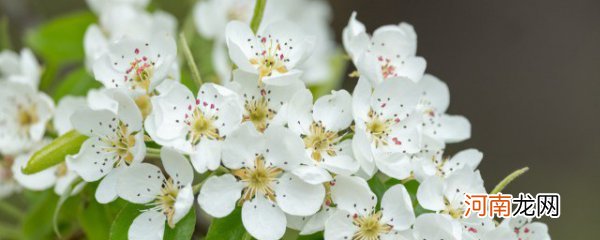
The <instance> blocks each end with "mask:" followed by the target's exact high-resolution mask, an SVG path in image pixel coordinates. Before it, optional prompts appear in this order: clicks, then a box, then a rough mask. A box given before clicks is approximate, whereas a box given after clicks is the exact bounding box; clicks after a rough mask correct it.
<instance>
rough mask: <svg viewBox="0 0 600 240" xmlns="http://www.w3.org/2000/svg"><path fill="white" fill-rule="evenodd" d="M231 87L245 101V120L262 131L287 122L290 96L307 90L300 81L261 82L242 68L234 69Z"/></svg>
mask: <svg viewBox="0 0 600 240" xmlns="http://www.w3.org/2000/svg"><path fill="white" fill-rule="evenodd" d="M230 88H231V89H233V90H234V91H235V92H236V93H237V94H238V95H239V96H240V97H241V98H242V100H243V101H244V117H243V121H248V122H251V123H252V124H254V126H255V127H256V129H257V130H259V131H261V132H262V131H264V130H265V129H266V128H267V127H268V126H269V125H271V124H275V125H280V126H281V125H284V124H286V123H287V115H288V114H287V111H286V109H287V108H288V105H289V104H288V103H289V101H290V99H291V97H290V96H294V94H296V93H297V92H298V91H301V90H306V87H305V86H304V84H303V83H302V82H300V81H296V82H294V83H291V84H288V85H283V86H277V85H264V84H259V83H258V76H256V75H254V74H250V73H247V72H244V71H240V70H234V71H233V82H232V83H231V84H230Z"/></svg>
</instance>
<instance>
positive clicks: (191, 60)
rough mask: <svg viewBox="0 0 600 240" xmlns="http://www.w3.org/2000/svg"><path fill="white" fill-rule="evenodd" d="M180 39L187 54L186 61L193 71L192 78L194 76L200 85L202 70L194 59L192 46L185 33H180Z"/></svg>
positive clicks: (184, 53)
mask: <svg viewBox="0 0 600 240" xmlns="http://www.w3.org/2000/svg"><path fill="white" fill-rule="evenodd" d="M179 41H180V42H181V44H180V45H181V48H182V49H183V55H184V56H185V61H186V62H187V63H188V67H189V68H190V72H192V78H194V82H195V83H196V85H197V86H198V87H200V86H202V78H201V77H200V72H199V71H198V66H196V61H194V56H193V55H192V51H191V50H190V46H189V45H188V43H187V40H186V39H185V34H184V33H183V32H181V33H180V34H179Z"/></svg>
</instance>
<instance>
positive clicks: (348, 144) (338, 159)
mask: <svg viewBox="0 0 600 240" xmlns="http://www.w3.org/2000/svg"><path fill="white" fill-rule="evenodd" d="M336 147H337V150H338V151H337V152H336V155H335V156H329V154H325V155H323V161H322V162H321V166H322V167H323V168H325V169H327V170H328V171H331V172H332V173H335V174H342V175H351V174H353V173H356V171H358V169H359V168H360V165H359V164H358V161H356V159H354V157H353V152H352V140H345V141H343V142H341V143H338V145H337V146H336Z"/></svg>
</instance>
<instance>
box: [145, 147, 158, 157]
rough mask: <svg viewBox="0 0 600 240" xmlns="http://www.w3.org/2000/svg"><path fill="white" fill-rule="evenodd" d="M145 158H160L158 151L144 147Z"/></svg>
mask: <svg viewBox="0 0 600 240" xmlns="http://www.w3.org/2000/svg"><path fill="white" fill-rule="evenodd" d="M146 157H155V158H160V149H158V148H151V147H146Z"/></svg>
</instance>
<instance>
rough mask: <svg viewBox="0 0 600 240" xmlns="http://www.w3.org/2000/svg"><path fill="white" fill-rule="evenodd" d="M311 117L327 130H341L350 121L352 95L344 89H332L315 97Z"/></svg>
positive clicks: (346, 126)
mask: <svg viewBox="0 0 600 240" xmlns="http://www.w3.org/2000/svg"><path fill="white" fill-rule="evenodd" d="M313 119H314V120H315V121H317V122H319V123H321V124H323V126H324V127H325V129H327V130H329V131H335V132H337V131H341V130H344V129H346V128H348V127H350V123H351V122H352V96H350V93H348V92H347V91H346V90H340V91H332V93H331V94H330V95H325V96H322V97H320V98H319V99H317V101H316V102H315V106H314V109H313Z"/></svg>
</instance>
